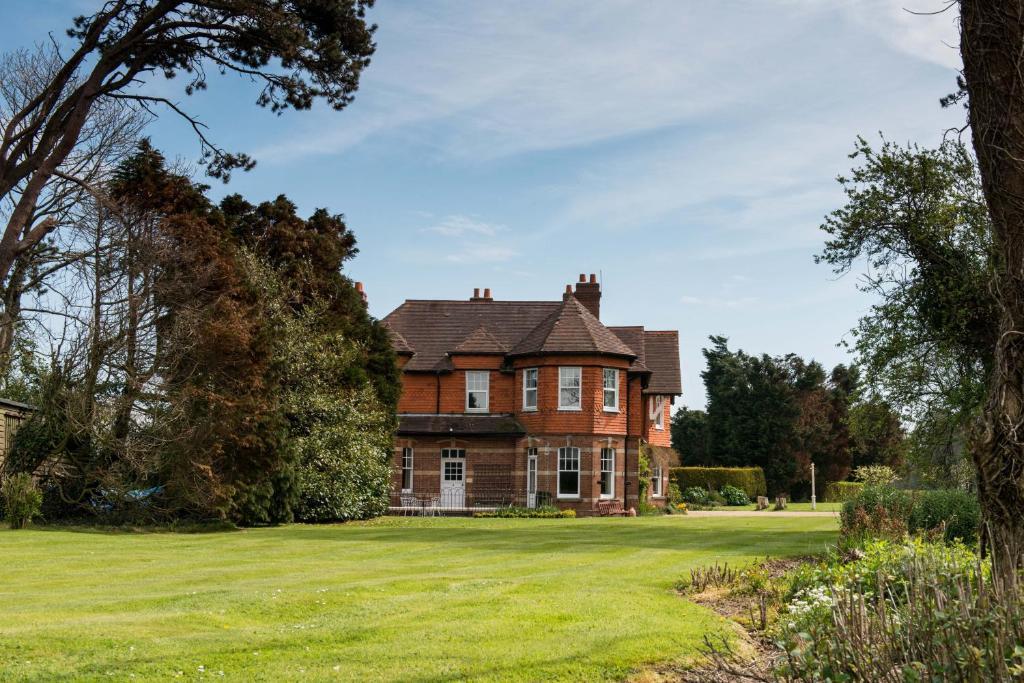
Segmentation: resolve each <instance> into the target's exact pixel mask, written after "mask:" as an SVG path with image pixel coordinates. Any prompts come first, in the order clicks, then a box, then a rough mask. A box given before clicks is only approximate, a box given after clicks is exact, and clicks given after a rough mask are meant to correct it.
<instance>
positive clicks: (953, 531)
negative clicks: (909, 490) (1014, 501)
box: [907, 490, 981, 545]
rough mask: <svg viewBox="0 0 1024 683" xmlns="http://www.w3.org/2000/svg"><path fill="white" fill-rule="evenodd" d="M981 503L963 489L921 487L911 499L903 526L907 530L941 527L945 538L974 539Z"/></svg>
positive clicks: (927, 529)
mask: <svg viewBox="0 0 1024 683" xmlns="http://www.w3.org/2000/svg"><path fill="white" fill-rule="evenodd" d="M980 524H981V506H980V505H979V504H978V499H977V498H976V497H975V496H974V495H973V494H971V493H967V492H965V491H954V490H940V491H924V492H922V493H920V494H919V495H918V496H917V498H916V500H915V501H914V507H913V509H912V510H911V511H910V517H909V518H908V520H907V527H908V531H910V533H912V534H913V533H918V532H934V531H939V530H942V532H943V536H944V538H945V540H947V541H952V540H954V539H960V540H961V541H963V542H964V543H968V544H972V545H973V544H975V543H977V542H978V529H979V526H980Z"/></svg>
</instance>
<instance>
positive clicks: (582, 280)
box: [580, 273, 587, 282]
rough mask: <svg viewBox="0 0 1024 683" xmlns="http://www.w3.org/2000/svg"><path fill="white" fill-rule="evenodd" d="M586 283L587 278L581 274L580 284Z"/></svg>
mask: <svg viewBox="0 0 1024 683" xmlns="http://www.w3.org/2000/svg"><path fill="white" fill-rule="evenodd" d="M586 281H587V276H586V275H584V274H583V273H580V282H586Z"/></svg>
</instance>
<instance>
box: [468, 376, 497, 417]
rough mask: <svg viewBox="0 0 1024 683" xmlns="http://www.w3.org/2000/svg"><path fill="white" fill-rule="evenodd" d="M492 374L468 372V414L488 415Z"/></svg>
mask: <svg viewBox="0 0 1024 683" xmlns="http://www.w3.org/2000/svg"><path fill="white" fill-rule="evenodd" d="M490 380H491V373H490V372H488V371H486V370H482V371H478V370H469V371H467V372H466V412H467V413H486V412H487V403H488V395H489V394H490Z"/></svg>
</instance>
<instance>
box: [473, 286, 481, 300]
mask: <svg viewBox="0 0 1024 683" xmlns="http://www.w3.org/2000/svg"><path fill="white" fill-rule="evenodd" d="M473 298H474V299H479V298H480V288H479V287H474V288H473Z"/></svg>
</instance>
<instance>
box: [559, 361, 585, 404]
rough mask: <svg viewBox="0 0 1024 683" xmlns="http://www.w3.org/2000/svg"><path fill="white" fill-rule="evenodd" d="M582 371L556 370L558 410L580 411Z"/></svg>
mask: <svg viewBox="0 0 1024 683" xmlns="http://www.w3.org/2000/svg"><path fill="white" fill-rule="evenodd" d="M582 388H583V369H582V368H571V367H564V368H558V409H559V410H582V408H583V406H582V403H581V390H582Z"/></svg>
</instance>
